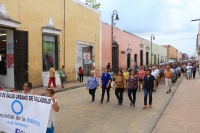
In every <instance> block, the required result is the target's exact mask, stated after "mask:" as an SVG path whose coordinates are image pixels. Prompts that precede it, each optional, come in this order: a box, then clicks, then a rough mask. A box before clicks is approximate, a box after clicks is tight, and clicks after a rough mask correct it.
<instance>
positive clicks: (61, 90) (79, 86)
mask: <svg viewBox="0 0 200 133" xmlns="http://www.w3.org/2000/svg"><path fill="white" fill-rule="evenodd" d="M84 86H85V84H83V85H77V86H73V87H68V88H64V89H60V90H55V93H59V92H63V91H68V90H73V89H77V88H81V87H84ZM38 95H41V96H44V95H45V93H41V94H38Z"/></svg>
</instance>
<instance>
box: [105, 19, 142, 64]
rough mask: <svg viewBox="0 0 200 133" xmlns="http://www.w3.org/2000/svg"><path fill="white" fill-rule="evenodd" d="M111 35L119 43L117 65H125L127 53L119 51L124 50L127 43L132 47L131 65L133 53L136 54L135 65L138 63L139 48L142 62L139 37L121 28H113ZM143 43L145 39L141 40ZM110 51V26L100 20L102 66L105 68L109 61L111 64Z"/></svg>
mask: <svg viewBox="0 0 200 133" xmlns="http://www.w3.org/2000/svg"><path fill="white" fill-rule="evenodd" d="M113 36H114V37H116V42H117V43H118V45H119V67H127V54H121V51H126V50H127V48H128V44H130V47H131V49H132V52H131V59H132V62H131V67H133V66H134V55H135V54H137V65H140V50H143V62H144V58H145V56H144V47H145V46H144V47H143V48H142V47H140V44H141V41H142V40H143V39H142V38H140V37H137V36H135V35H133V34H130V33H128V32H125V31H123V30H120V29H117V28H114V30H113ZM142 43H143V44H144V45H145V40H144V41H142ZM111 58H112V51H111V26H110V25H108V24H106V23H104V22H102V67H103V68H105V67H106V66H107V64H108V63H109V62H110V63H111V66H112V60H111Z"/></svg>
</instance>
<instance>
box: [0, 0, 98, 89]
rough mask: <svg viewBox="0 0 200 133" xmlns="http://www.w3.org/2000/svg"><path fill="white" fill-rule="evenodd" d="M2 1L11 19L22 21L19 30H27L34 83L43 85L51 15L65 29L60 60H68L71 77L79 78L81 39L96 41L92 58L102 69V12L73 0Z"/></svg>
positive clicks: (55, 22) (69, 78)
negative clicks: (46, 30)
mask: <svg viewBox="0 0 200 133" xmlns="http://www.w3.org/2000/svg"><path fill="white" fill-rule="evenodd" d="M1 3H3V4H5V7H6V10H7V13H8V14H9V16H10V17H11V18H12V19H14V20H16V21H19V22H21V25H20V27H19V29H17V30H24V31H28V62H29V63H28V68H29V70H28V71H29V77H28V79H29V81H30V82H32V83H33V86H34V87H36V86H42V27H44V26H46V25H47V24H48V21H49V18H52V20H53V24H54V26H55V28H57V29H60V30H62V31H61V33H60V35H59V36H58V63H59V67H61V66H62V65H63V64H65V66H66V72H67V76H68V81H74V80H76V44H77V41H78V40H81V41H85V42H91V43H95V53H96V54H95V56H94V57H93V58H95V65H96V68H97V70H99V69H100V13H99V12H96V11H94V10H92V9H90V8H88V7H85V6H83V5H84V4H82V5H81V4H80V3H79V2H77V1H72V0H65V6H66V7H65V6H64V0H34V1H31V0H1ZM64 7H65V10H64ZM64 12H65V20H66V23H65V25H66V27H65V29H64ZM64 31H66V34H65V37H64ZM64 42H65V43H64ZM64 45H65V54H64ZM64 55H65V57H64ZM64 59H65V61H64ZM64 62H65V63H64Z"/></svg>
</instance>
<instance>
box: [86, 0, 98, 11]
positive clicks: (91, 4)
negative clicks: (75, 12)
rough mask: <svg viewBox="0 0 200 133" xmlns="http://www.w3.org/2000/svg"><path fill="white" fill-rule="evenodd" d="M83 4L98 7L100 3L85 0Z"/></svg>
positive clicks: (93, 0)
mask: <svg viewBox="0 0 200 133" xmlns="http://www.w3.org/2000/svg"><path fill="white" fill-rule="evenodd" d="M85 4H86V5H88V6H90V7H92V8H94V9H99V8H100V5H101V4H100V3H97V2H96V0H85Z"/></svg>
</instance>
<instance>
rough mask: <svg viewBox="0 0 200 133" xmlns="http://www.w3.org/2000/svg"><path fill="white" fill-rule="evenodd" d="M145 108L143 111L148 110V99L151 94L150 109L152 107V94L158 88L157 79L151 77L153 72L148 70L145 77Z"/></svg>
mask: <svg viewBox="0 0 200 133" xmlns="http://www.w3.org/2000/svg"><path fill="white" fill-rule="evenodd" d="M143 82H144V106H143V109H146V106H147V97H148V94H149V108H151V107H152V92H153V90H155V88H156V79H155V77H154V76H153V75H151V70H149V69H148V70H147V75H146V76H144V81H143Z"/></svg>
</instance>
